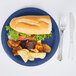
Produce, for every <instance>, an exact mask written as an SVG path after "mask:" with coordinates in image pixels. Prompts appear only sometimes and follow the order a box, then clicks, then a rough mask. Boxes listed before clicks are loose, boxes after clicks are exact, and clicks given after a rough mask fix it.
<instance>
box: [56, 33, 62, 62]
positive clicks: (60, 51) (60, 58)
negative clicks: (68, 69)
mask: <svg viewBox="0 0 76 76" xmlns="http://www.w3.org/2000/svg"><path fill="white" fill-rule="evenodd" d="M60 33H61V34H60V38H61V39H60V44H59V52H58V57H57V59H58V60H59V61H61V60H62V59H63V58H62V46H63V32H60Z"/></svg>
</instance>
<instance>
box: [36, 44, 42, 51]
mask: <svg viewBox="0 0 76 76" xmlns="http://www.w3.org/2000/svg"><path fill="white" fill-rule="evenodd" d="M35 49H37V50H39V52H43V46H42V44H36V46H35Z"/></svg>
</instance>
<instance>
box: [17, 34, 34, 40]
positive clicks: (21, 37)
mask: <svg viewBox="0 0 76 76" xmlns="http://www.w3.org/2000/svg"><path fill="white" fill-rule="evenodd" d="M33 38H34V36H30V37H29V36H27V37H23V36H21V35H18V40H27V39H28V40H32V39H33Z"/></svg>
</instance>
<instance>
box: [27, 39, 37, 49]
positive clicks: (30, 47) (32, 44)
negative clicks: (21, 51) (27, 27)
mask: <svg viewBox="0 0 76 76" xmlns="http://www.w3.org/2000/svg"><path fill="white" fill-rule="evenodd" d="M36 44H37V41H35V40H31V41H30V40H29V41H28V42H27V43H26V48H27V49H28V50H31V49H34V48H35V45H36Z"/></svg>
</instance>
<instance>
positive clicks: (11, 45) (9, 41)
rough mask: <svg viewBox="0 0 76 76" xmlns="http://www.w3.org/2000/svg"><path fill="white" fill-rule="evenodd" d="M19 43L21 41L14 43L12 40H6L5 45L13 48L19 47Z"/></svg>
mask: <svg viewBox="0 0 76 76" xmlns="http://www.w3.org/2000/svg"><path fill="white" fill-rule="evenodd" d="M20 43H21V41H14V40H8V41H7V44H8V46H9V47H10V48H14V47H17V46H19V44H20Z"/></svg>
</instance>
